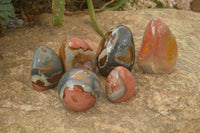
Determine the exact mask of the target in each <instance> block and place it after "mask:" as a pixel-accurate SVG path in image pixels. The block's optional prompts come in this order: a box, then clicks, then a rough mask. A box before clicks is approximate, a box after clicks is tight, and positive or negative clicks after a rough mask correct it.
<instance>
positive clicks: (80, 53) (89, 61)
mask: <svg viewBox="0 0 200 133" xmlns="http://www.w3.org/2000/svg"><path fill="white" fill-rule="evenodd" d="M60 57H61V59H62V63H63V67H64V70H65V72H66V71H69V70H71V69H73V68H85V69H88V70H91V71H93V72H95V71H96V59H95V54H94V52H93V51H92V49H91V48H90V46H89V45H88V44H87V43H86V42H85V41H84V40H82V39H80V38H71V39H70V40H69V41H65V42H64V43H63V44H62V46H61V47H60Z"/></svg>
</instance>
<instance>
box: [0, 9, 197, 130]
mask: <svg viewBox="0 0 200 133" xmlns="http://www.w3.org/2000/svg"><path fill="white" fill-rule="evenodd" d="M97 17H98V20H99V21H100V23H101V24H102V27H104V28H105V30H107V31H108V30H109V29H110V28H112V27H114V26H117V25H121V24H123V25H125V26H127V27H129V28H130V29H131V31H132V33H133V36H134V43H135V48H136V55H137V53H138V51H139V48H140V45H141V43H142V37H143V34H144V30H145V28H146V25H147V24H148V23H149V21H150V20H151V19H153V18H155V17H157V18H160V19H162V20H163V21H164V22H165V23H166V25H170V27H169V28H170V30H171V31H172V33H173V34H174V36H175V38H176V41H177V44H179V45H178V51H179V56H178V59H177V65H176V67H175V70H174V72H173V73H171V74H162V75H155V74H144V73H142V71H141V70H140V69H139V68H138V66H137V64H135V65H134V68H133V70H132V73H133V75H134V77H135V79H136V84H137V86H136V88H135V93H134V95H133V97H132V98H131V99H130V100H128V101H126V102H123V103H120V104H113V103H111V102H109V101H108V100H107V99H106V95H105V88H104V86H105V78H104V77H102V76H100V74H99V73H98V76H99V78H100V80H101V86H102V87H103V89H102V95H101V96H100V97H99V100H98V102H97V104H95V107H94V108H91V109H90V110H88V111H86V112H79V113H77V112H73V111H69V110H66V109H65V108H64V107H63V106H62V105H61V104H60V101H59V98H58V96H57V90H56V88H54V89H49V90H46V91H35V90H33V89H32V88H31V85H30V70H31V60H32V57H33V54H34V50H35V49H36V48H37V47H38V46H39V45H46V46H48V47H50V48H52V49H53V50H54V51H55V52H56V53H57V54H58V51H59V48H60V45H61V44H62V42H63V41H64V40H66V39H67V40H69V39H70V38H72V37H79V38H82V39H84V40H85V41H86V42H87V43H88V44H89V45H90V47H91V48H92V49H93V50H94V51H97V47H98V44H100V41H101V37H100V36H99V35H98V33H96V31H95V30H94V28H93V25H92V23H91V21H90V17H89V15H85V14H80V15H75V16H65V17H64V22H63V26H62V27H61V28H57V27H53V26H52V25H51V22H52V21H51V19H52V16H51V14H43V15H41V16H39V17H37V18H36V20H37V21H36V22H37V23H38V24H37V25H36V26H34V28H27V27H26V28H20V29H16V30H14V31H12V32H7V33H6V34H5V35H4V36H3V37H1V38H0V85H1V86H0V118H1V119H0V132H2V133H5V132H12V133H13V132H32V133H38V132H43V133H46V132H58V133H66V132H77V133H80V132H82V133H90V132H91V133H94V132H109V133H112V132H115V133H116V132H117V133H121V132H126V133H130V132H137V133H140V132H154V133H159V132H197V133H198V132H200V124H199V123H200V82H199V81H200V61H199V60H200V56H199V51H200V38H199V36H200V29H199V27H200V23H199V22H200V14H199V13H195V12H189V11H180V10H171V9H170V10H163V9H160V10H138V11H125V12H115V11H112V12H101V13H98V14H97ZM80 31H81V32H80ZM89 127H92V128H89Z"/></svg>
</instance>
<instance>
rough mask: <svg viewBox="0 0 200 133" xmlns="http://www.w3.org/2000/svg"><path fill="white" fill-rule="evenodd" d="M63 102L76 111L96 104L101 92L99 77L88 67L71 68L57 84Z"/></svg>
mask: <svg viewBox="0 0 200 133" xmlns="http://www.w3.org/2000/svg"><path fill="white" fill-rule="evenodd" d="M57 91H58V96H59V98H60V101H61V103H62V104H63V105H64V106H65V107H67V108H68V109H71V110H74V111H86V110H88V109H90V108H91V107H93V106H94V104H95V103H96V100H97V99H98V98H99V95H100V92H101V85H100V81H99V78H98V77H97V76H96V74H95V73H93V72H92V71H89V70H87V69H71V70H70V71H68V72H66V73H65V74H64V75H63V76H62V78H61V79H60V81H59V83H58V86H57Z"/></svg>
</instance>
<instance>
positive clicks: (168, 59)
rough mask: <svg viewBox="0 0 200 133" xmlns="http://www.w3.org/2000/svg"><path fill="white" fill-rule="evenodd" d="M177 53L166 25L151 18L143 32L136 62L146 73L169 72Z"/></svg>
mask: <svg viewBox="0 0 200 133" xmlns="http://www.w3.org/2000/svg"><path fill="white" fill-rule="evenodd" d="M177 55H178V50H177V43H176V40H175V38H174V36H173V35H172V33H171V31H170V29H169V28H168V26H167V25H166V24H165V23H163V22H162V21H161V20H160V19H157V18H155V19H153V20H151V22H150V23H149V24H148V25H147V28H146V31H145V33H144V37H143V42H142V46H141V49H140V51H139V54H138V58H137V63H138V66H139V68H140V69H142V71H144V72H147V73H171V72H172V71H173V68H174V66H175V64H176V60H177Z"/></svg>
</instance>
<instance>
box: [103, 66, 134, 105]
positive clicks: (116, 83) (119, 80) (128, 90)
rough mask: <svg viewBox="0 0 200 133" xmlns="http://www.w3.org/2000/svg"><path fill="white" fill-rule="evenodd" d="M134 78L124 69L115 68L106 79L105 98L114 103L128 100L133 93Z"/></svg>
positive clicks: (120, 67)
mask: <svg viewBox="0 0 200 133" xmlns="http://www.w3.org/2000/svg"><path fill="white" fill-rule="evenodd" d="M135 85H136V83H135V78H134V76H133V74H132V73H131V72H130V71H129V70H128V69H126V68H125V67H122V66H118V67H115V68H114V69H113V70H112V71H111V72H110V74H109V75H108V77H107V79H106V95H107V98H108V99H109V100H110V101H111V102H114V103H120V102H124V101H127V100H128V99H130V98H131V97H132V96H133V94H134V91H135Z"/></svg>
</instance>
